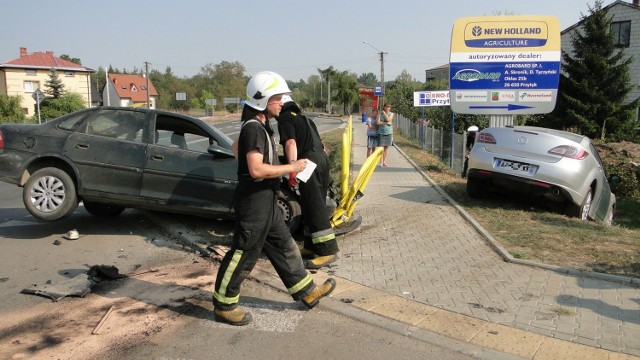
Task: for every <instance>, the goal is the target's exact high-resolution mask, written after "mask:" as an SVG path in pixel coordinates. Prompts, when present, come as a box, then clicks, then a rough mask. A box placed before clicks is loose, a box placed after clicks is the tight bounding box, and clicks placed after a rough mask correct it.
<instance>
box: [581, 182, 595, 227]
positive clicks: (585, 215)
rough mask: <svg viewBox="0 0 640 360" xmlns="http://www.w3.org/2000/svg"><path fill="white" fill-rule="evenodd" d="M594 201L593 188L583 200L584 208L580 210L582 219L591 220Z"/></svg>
mask: <svg viewBox="0 0 640 360" xmlns="http://www.w3.org/2000/svg"><path fill="white" fill-rule="evenodd" d="M592 201H593V194H592V193H591V190H589V192H587V196H585V198H584V201H583V202H582V209H581V212H580V219H581V220H582V221H587V220H589V210H590V209H591V202H592Z"/></svg>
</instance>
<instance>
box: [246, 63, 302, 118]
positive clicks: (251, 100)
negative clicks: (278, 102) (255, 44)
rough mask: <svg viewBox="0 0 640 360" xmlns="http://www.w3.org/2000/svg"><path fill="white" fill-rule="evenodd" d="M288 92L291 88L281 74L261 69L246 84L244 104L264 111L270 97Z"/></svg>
mask: <svg viewBox="0 0 640 360" xmlns="http://www.w3.org/2000/svg"><path fill="white" fill-rule="evenodd" d="M290 92H291V90H290V89H289V86H287V82H286V81H285V80H284V78H283V77H282V76H280V75H278V74H276V73H274V72H272V71H261V72H259V73H257V74H255V75H254V76H253V77H252V78H251V80H249V83H248V84H247V100H246V102H245V104H247V105H249V106H251V107H252V108H254V109H256V110H258V111H264V109H266V108H267V102H268V101H269V98H270V97H272V96H273V95H278V94H285V93H290Z"/></svg>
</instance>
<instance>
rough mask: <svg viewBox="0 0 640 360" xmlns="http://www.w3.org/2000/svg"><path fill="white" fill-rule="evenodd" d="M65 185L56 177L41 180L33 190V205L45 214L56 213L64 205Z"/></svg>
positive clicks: (45, 177) (44, 177) (46, 177)
mask: <svg viewBox="0 0 640 360" xmlns="http://www.w3.org/2000/svg"><path fill="white" fill-rule="evenodd" d="M65 196H66V192H65V188H64V183H63V182H62V181H61V180H60V179H58V178H57V177H54V176H43V177H41V178H39V179H38V180H37V181H36V183H35V184H34V185H33V187H32V188H31V203H32V204H33V206H34V207H35V208H36V209H38V210H40V211H42V212H45V213H50V212H53V211H56V210H57V209H58V208H60V206H62V204H63V203H64V199H65Z"/></svg>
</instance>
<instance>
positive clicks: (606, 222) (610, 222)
mask: <svg viewBox="0 0 640 360" xmlns="http://www.w3.org/2000/svg"><path fill="white" fill-rule="evenodd" d="M615 210H616V209H615V208H614V207H613V206H612V207H610V208H609V211H608V212H607V216H605V218H604V225H605V226H611V225H613V217H614V214H615Z"/></svg>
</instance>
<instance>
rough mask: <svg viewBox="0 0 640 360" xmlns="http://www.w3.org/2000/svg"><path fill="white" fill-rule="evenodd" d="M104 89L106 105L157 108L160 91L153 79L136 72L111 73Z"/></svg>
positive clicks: (103, 96) (103, 94)
mask: <svg viewBox="0 0 640 360" xmlns="http://www.w3.org/2000/svg"><path fill="white" fill-rule="evenodd" d="M108 77H109V81H108V82H107V86H105V87H104V90H103V91H102V101H103V104H104V106H125V107H146V106H147V102H148V103H149V108H151V109H155V108H156V104H157V101H158V92H157V91H156V88H155V87H153V83H151V80H149V79H147V78H146V77H144V76H140V75H136V74H109V75H108Z"/></svg>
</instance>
